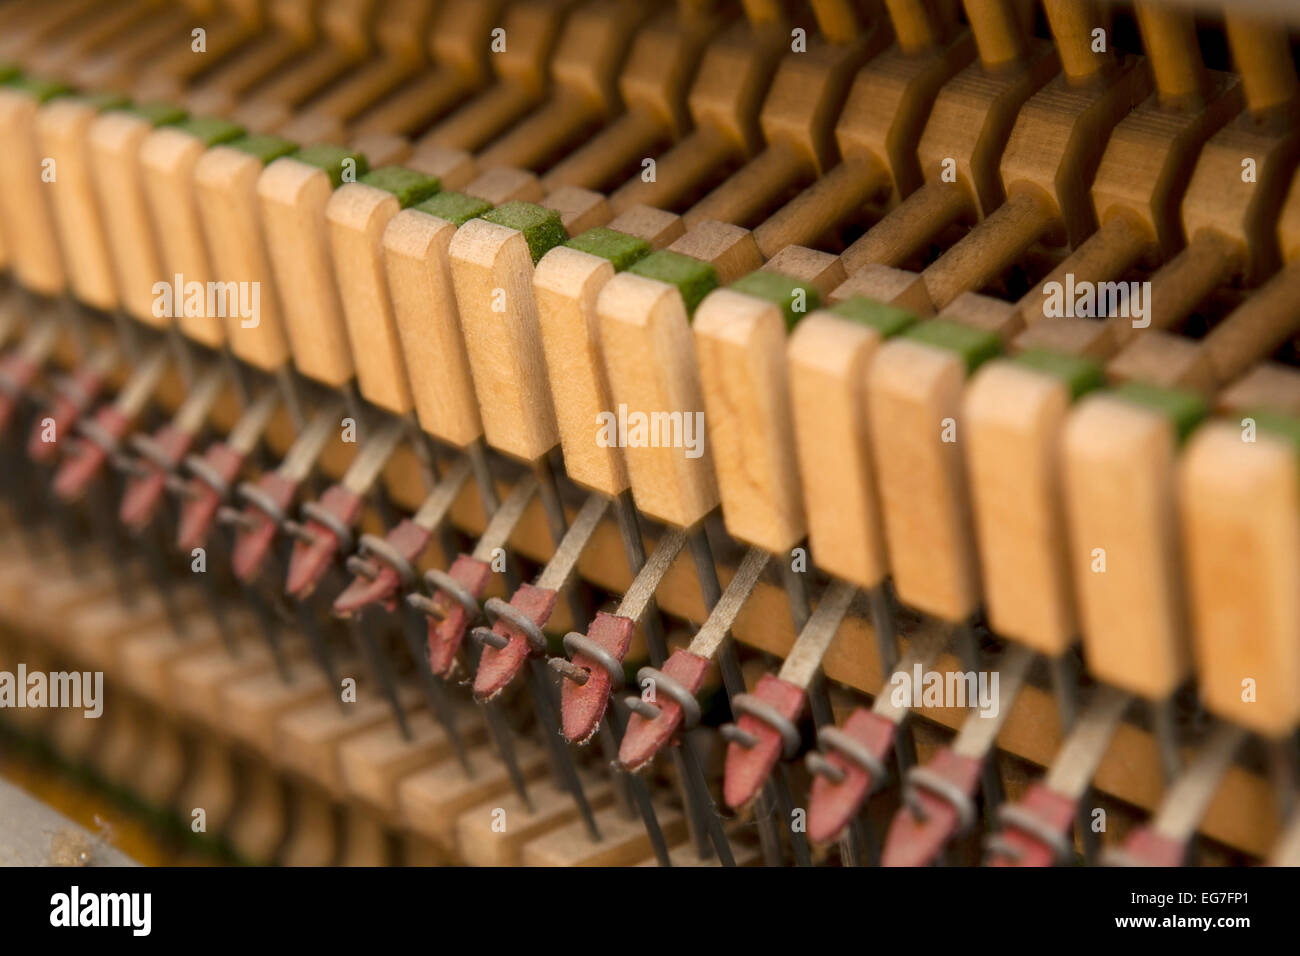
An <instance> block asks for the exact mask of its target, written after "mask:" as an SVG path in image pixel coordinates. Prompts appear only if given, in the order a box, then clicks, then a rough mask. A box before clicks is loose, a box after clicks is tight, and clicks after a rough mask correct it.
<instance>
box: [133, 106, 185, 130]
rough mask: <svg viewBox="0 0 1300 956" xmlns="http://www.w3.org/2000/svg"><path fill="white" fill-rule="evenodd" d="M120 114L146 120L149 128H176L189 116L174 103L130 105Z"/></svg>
mask: <svg viewBox="0 0 1300 956" xmlns="http://www.w3.org/2000/svg"><path fill="white" fill-rule="evenodd" d="M121 112H123V113H130V114H132V115H133V116H138V117H140V118H141V119H143V120H147V121H148V123H149V125H150V126H177V125H179V124H181V123H183V122H184V121H185V119H186V117H188V116H189V115H190V114H189V113H188V112H186V111H185V110H184V109H183V108H181V107H179V106H176V105H175V104H174V103H131V104H129V105H127V106H123V107H122V108H121Z"/></svg>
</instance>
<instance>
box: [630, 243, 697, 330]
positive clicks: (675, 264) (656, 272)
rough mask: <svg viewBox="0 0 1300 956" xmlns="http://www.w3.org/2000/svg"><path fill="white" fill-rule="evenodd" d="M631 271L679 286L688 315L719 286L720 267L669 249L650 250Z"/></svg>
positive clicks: (634, 273) (678, 289)
mask: <svg viewBox="0 0 1300 956" xmlns="http://www.w3.org/2000/svg"><path fill="white" fill-rule="evenodd" d="M627 271H628V272H629V273H631V274H632V275H638V276H645V277H646V278H647V279H656V280H658V281H659V282H666V283H668V284H669V285H671V286H676V287H677V291H678V292H679V293H680V294H681V297H682V302H683V304H684V305H685V306H686V314H687V315H688V316H693V315H694V314H695V307H696V306H697V305H699V304H700V302H701V301H702V300H703V299H704V297H705V296H706V295H708V294H709V293H710V292H712V291H713V290H714V289H715V288H717V285H718V270H716V269H714V268H713V266H711V265H709V264H708V263H707V262H704V261H702V260H700V259H695V258H692V257H691V256H684V255H682V254H681V253H680V252H670V251H669V250H667V249H660V250H659V251H658V252H652V253H650V255H648V256H646V257H645V258H644V259H642V260H641V261H640V262H637V263H634V264H633V265H632V266H631V267H630V268H629V269H628V270H627Z"/></svg>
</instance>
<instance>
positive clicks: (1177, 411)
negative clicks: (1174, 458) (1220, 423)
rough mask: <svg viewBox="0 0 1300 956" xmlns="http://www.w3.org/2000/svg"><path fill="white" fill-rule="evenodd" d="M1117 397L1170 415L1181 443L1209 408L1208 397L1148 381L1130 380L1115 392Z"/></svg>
mask: <svg viewBox="0 0 1300 956" xmlns="http://www.w3.org/2000/svg"><path fill="white" fill-rule="evenodd" d="M1111 394H1112V395H1114V396H1115V397H1116V398H1122V399H1124V400H1125V401H1128V402H1132V403H1133V404H1135V405H1141V406H1142V407H1143V408H1147V409H1150V410H1151V411H1153V412H1157V413H1158V414H1161V415H1164V416H1166V417H1167V418H1168V419H1169V421H1170V423H1171V424H1172V425H1173V426H1174V432H1175V434H1176V435H1177V437H1178V441H1179V442H1180V443H1181V442H1182V441H1184V440H1185V439H1186V438H1187V436H1188V435H1190V434H1191V433H1192V430H1193V429H1195V428H1196V426H1197V425H1198V424H1199V423H1200V421H1201V419H1203V418H1204V417H1205V416H1206V414H1208V412H1209V409H1208V408H1207V406H1206V404H1205V399H1203V398H1201V396H1199V395H1196V394H1194V393H1193V392H1185V391H1183V390H1182V389H1177V388H1161V387H1160V386H1157V385H1148V384H1146V383H1145V382H1126V383H1124V384H1123V385H1121V386H1120V387H1119V388H1117V389H1115V390H1114V392H1112V393H1111Z"/></svg>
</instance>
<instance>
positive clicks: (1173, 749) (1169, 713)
mask: <svg viewBox="0 0 1300 956" xmlns="http://www.w3.org/2000/svg"><path fill="white" fill-rule="evenodd" d="M1148 706H1149V707H1150V712H1151V727H1152V731H1153V732H1154V733H1155V738H1156V748H1157V749H1158V751H1159V753H1160V769H1161V772H1162V773H1163V774H1164V778H1165V790H1166V791H1167V790H1168V789H1169V788H1170V787H1172V786H1173V784H1174V781H1175V780H1177V779H1178V777H1179V774H1181V773H1182V769H1183V758H1182V754H1181V753H1179V750H1178V721H1177V719H1176V718H1175V717H1174V702H1173V699H1172V698H1169V697H1166V698H1165V699H1164V700H1153V701H1151V702H1150V703H1149V704H1148Z"/></svg>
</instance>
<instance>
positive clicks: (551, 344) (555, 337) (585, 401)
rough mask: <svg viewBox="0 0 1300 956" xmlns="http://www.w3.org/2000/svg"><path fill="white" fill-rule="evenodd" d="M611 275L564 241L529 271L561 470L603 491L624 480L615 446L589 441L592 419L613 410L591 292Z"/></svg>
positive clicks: (622, 485)
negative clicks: (555, 425)
mask: <svg viewBox="0 0 1300 956" xmlns="http://www.w3.org/2000/svg"><path fill="white" fill-rule="evenodd" d="M613 277H614V266H613V264H612V263H611V262H610V261H609V260H608V259H604V258H602V257H600V256H596V255H592V254H591V253H588V252H582V251H580V250H578V249H569V248H567V247H564V246H559V247H557V248H555V249H552V250H551V251H550V252H548V253H547V254H546V255H545V256H543V257H542V260H541V261H540V262H539V263H538V264H537V270H536V272H535V273H534V274H533V290H534V293H535V294H536V298H537V316H538V321H539V324H540V328H541V333H542V346H543V351H544V354H545V356H546V368H547V373H548V376H549V379H550V381H551V383H552V385H553V386H554V387H553V388H552V391H551V398H552V400H553V402H554V404H555V420H556V424H557V426H558V428H559V432H560V444H561V445H562V447H563V448H564V467H565V470H566V471H567V472H568V475H569V477H570V478H572V479H573V480H574V481H576V482H578V483H579V484H581V485H583V486H584V487H587V488H591V489H593V490H595V491H600V492H603V493H604V494H607V495H611V496H614V495H618V494H620V493H622V492H623V491H625V490H626V489H627V488H628V487H629V485H630V481H631V479H630V478H629V477H628V473H627V467H626V465H624V463H623V454H622V451H621V450H620V449H619V448H617V447H614V446H612V445H603V444H601V443H600V442H598V441H597V440H596V436H597V432H598V423H599V422H600V417H599V416H600V415H601V414H602V413H606V412H610V411H613V403H612V401H611V400H610V389H609V382H608V381H607V378H606V372H605V363H604V359H603V357H602V355H601V347H600V326H599V319H598V317H597V315H596V297H597V296H598V295H599V294H600V290H601V289H602V288H604V286H605V284H606V283H607V282H609V280H610V279H612V278H613Z"/></svg>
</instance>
